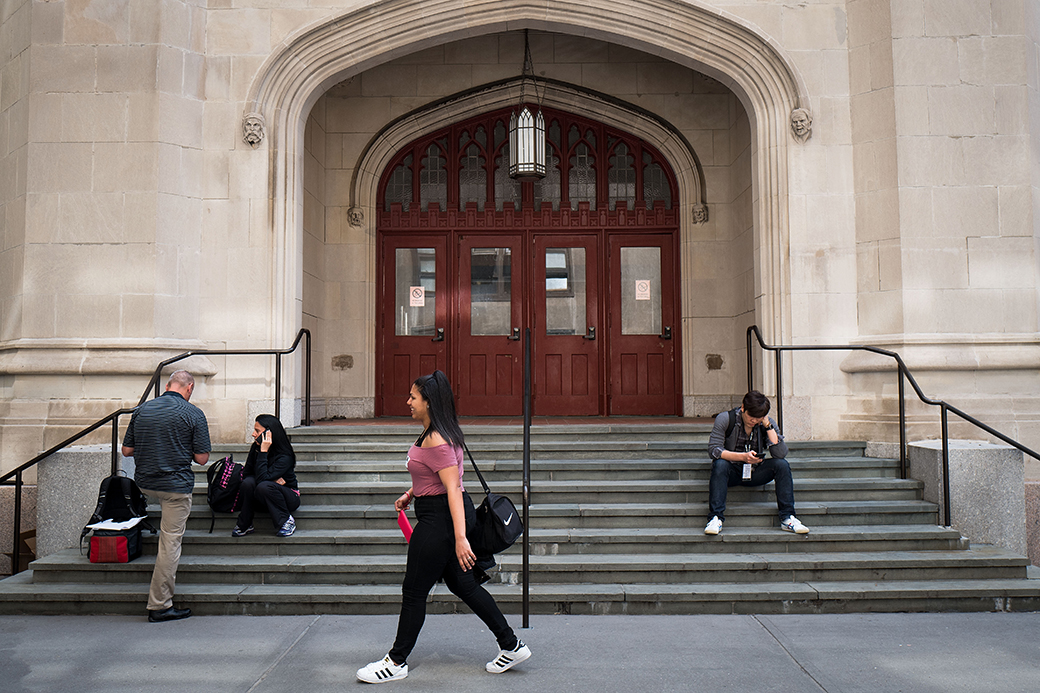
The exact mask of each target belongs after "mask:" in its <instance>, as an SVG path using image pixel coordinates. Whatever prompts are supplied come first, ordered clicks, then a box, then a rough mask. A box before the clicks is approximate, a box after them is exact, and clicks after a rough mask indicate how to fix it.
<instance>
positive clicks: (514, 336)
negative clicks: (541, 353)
mask: <svg viewBox="0 0 1040 693" xmlns="http://www.w3.org/2000/svg"><path fill="white" fill-rule="evenodd" d="M509 339H510V340H512V341H514V342H519V341H520V328H519V327H514V328H513V334H511V335H509Z"/></svg>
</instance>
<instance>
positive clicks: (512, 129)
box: [509, 29, 545, 182]
mask: <svg viewBox="0 0 1040 693" xmlns="http://www.w3.org/2000/svg"><path fill="white" fill-rule="evenodd" d="M529 77H530V78H532V81H534V80H533V78H534V63H533V62H532V60H531V44H530V43H529V42H528V40H527V29H524V66H523V68H522V69H521V73H520V102H519V103H518V104H517V107H516V109H515V110H514V111H513V115H512V116H510V118H509V177H510V178H513V179H514V180H518V181H522V182H525V181H536V180H541V179H542V178H545V116H543V115H542V109H541V108H538V109H537V111H538V113H537V114H532V113H531V108H530V107H529V106H528V105H527V104H526V103H525V98H524V87H525V86H526V83H527V79H528V78H529ZM537 87H538V85H537V83H536V84H535V95H536V96H537V91H538V88H537Z"/></svg>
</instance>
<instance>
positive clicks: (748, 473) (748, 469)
mask: <svg viewBox="0 0 1040 693" xmlns="http://www.w3.org/2000/svg"><path fill="white" fill-rule="evenodd" d="M744 478H745V479H750V478H751V465H750V464H745V465H744Z"/></svg>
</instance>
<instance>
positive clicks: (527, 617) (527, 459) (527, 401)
mask: <svg viewBox="0 0 1040 693" xmlns="http://www.w3.org/2000/svg"><path fill="white" fill-rule="evenodd" d="M523 485H524V493H523V496H524V499H523V500H524V559H523V560H524V566H523V573H524V585H523V612H524V614H523V627H524V628H530V627H531V525H530V508H531V328H530V327H528V328H526V329H525V330H524V474H523Z"/></svg>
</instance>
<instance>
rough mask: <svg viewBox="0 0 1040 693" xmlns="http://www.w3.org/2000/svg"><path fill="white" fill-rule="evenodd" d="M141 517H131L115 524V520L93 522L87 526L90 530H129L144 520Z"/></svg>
mask: <svg viewBox="0 0 1040 693" xmlns="http://www.w3.org/2000/svg"><path fill="white" fill-rule="evenodd" d="M144 519H145V518H143V517H132V518H130V519H129V520H127V521H126V522H116V521H115V520H102V521H101V522H95V523H94V524H92V525H87V527H89V528H90V529H130V528H131V527H134V526H135V525H137V523H139V522H141V520H144Z"/></svg>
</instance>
